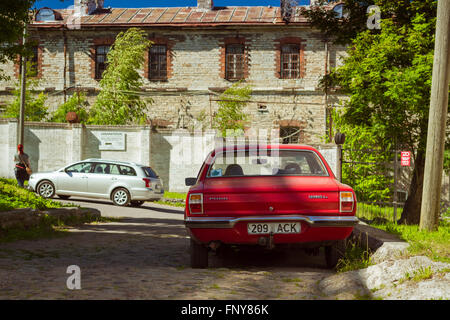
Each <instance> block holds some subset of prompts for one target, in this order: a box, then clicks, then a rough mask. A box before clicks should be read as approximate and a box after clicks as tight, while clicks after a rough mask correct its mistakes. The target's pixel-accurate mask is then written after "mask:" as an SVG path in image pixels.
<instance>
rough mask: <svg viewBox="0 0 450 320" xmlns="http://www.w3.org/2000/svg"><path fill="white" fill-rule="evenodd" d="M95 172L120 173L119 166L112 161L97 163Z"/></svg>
mask: <svg viewBox="0 0 450 320" xmlns="http://www.w3.org/2000/svg"><path fill="white" fill-rule="evenodd" d="M94 173H98V174H120V173H119V169H118V168H117V166H116V165H115V164H110V163H97V164H96V165H95V168H94Z"/></svg>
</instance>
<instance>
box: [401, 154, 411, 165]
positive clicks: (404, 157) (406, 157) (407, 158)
mask: <svg viewBox="0 0 450 320" xmlns="http://www.w3.org/2000/svg"><path fill="white" fill-rule="evenodd" d="M400 163H401V165H402V166H403V167H409V166H410V165H411V152H410V151H402V152H401V158H400Z"/></svg>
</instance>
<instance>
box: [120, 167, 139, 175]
mask: <svg viewBox="0 0 450 320" xmlns="http://www.w3.org/2000/svg"><path fill="white" fill-rule="evenodd" d="M119 170H120V174H121V175H123V176H135V175H136V171H134V169H133V168H131V167H128V166H119Z"/></svg>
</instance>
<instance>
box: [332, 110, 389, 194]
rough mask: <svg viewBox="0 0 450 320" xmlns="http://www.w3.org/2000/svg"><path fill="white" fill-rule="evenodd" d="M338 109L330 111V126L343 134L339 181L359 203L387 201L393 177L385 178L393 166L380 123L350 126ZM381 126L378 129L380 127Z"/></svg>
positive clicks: (387, 142)
mask: <svg viewBox="0 0 450 320" xmlns="http://www.w3.org/2000/svg"><path fill="white" fill-rule="evenodd" d="M342 113H343V112H340V111H339V110H336V111H333V123H334V124H335V126H336V128H339V131H340V132H341V133H344V134H345V137H346V138H345V144H344V148H343V158H344V160H347V161H348V160H351V161H352V162H355V163H356V164H353V163H343V165H342V182H344V183H346V184H349V185H351V186H352V187H353V189H354V190H355V193H356V196H357V199H358V200H359V201H372V202H373V201H386V200H388V199H389V198H390V196H391V195H392V190H391V189H390V185H392V183H393V178H392V177H391V176H389V175H386V172H389V164H390V163H392V156H393V154H392V152H391V144H390V141H389V139H384V137H383V136H382V134H383V132H384V131H383V130H384V129H383V128H382V127H383V126H384V125H382V124H375V125H374V126H366V125H350V124H348V123H346V122H345V121H344V119H343V116H342V115H341V114H342ZM380 126H381V127H380Z"/></svg>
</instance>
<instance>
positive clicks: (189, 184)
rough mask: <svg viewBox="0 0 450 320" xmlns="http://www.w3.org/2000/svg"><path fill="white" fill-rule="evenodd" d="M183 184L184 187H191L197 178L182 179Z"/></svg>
mask: <svg viewBox="0 0 450 320" xmlns="http://www.w3.org/2000/svg"><path fill="white" fill-rule="evenodd" d="M184 183H185V184H186V186H193V185H194V184H196V183H197V178H186V179H184Z"/></svg>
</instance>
